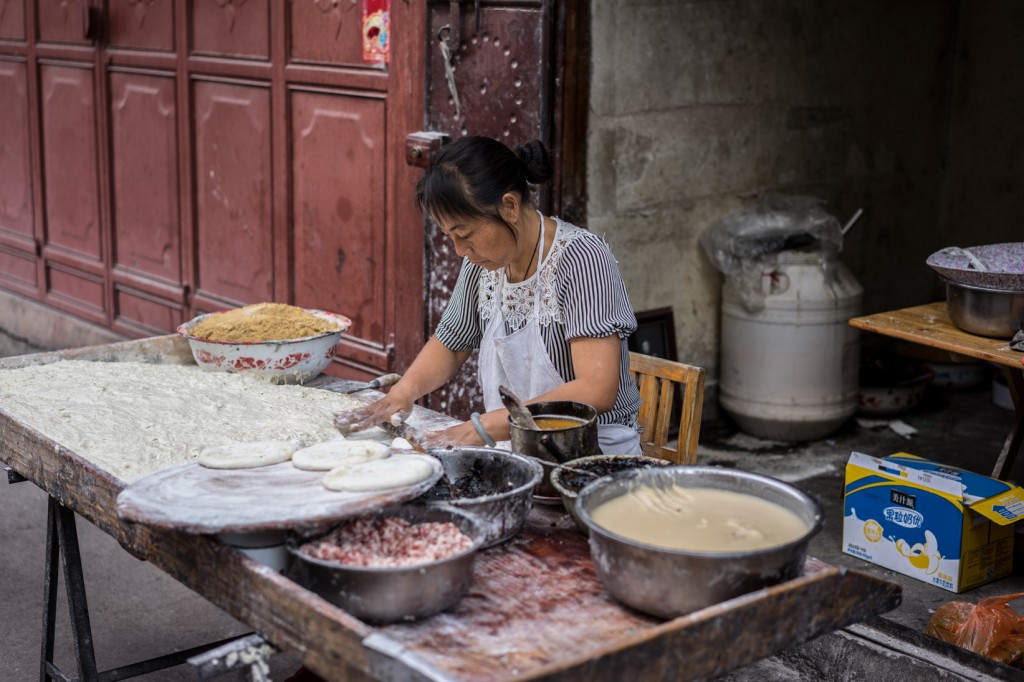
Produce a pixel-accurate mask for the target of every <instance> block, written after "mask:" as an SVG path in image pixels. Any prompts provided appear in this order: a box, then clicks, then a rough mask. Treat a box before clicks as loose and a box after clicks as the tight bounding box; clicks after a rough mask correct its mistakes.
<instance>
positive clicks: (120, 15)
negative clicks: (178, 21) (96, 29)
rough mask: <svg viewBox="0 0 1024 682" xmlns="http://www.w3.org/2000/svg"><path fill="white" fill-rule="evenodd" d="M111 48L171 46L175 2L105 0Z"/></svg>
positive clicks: (159, 48) (153, 48) (165, 47)
mask: <svg viewBox="0 0 1024 682" xmlns="http://www.w3.org/2000/svg"><path fill="white" fill-rule="evenodd" d="M106 29H107V41H108V42H109V43H110V46H111V47H115V48H134V49H143V50H160V51H169V50H173V49H174V3H173V2H166V0H107V27H106Z"/></svg>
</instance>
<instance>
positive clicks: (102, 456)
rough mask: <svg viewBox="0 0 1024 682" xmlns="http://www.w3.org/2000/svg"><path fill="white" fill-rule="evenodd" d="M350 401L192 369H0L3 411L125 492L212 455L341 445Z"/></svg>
mask: <svg viewBox="0 0 1024 682" xmlns="http://www.w3.org/2000/svg"><path fill="white" fill-rule="evenodd" d="M362 404H363V403H361V402H359V401H358V400H356V399H355V398H351V397H348V396H344V395H340V394H338V393H332V392H331V391H324V390H320V389H315V388H306V387H304V386H299V385H294V384H285V385H276V384H269V383H266V382H263V381H259V380H258V379H253V378H251V377H246V376H245V375H244V374H233V373H227V372H209V371H205V370H202V369H199V368H198V367H196V366H195V365H158V364H150V363H139V362H87V361H81V360H64V361H60V362H55V363H52V364H48V365H34V366H29V367H21V368H18V369H8V370H0V410H2V411H4V412H6V413H7V414H9V415H10V416H11V417H13V418H14V419H16V420H18V421H19V422H20V423H21V424H23V425H25V426H28V427H30V428H33V429H35V430H36V431H39V432H40V433H41V434H43V435H44V436H46V437H47V438H49V439H50V440H52V441H54V442H56V443H59V444H60V445H62V446H63V447H65V448H67V449H68V450H71V451H72V452H74V453H75V454H77V455H79V456H81V457H83V458H85V459H87V460H89V461H90V462H92V463H93V464H95V465H96V466H97V467H99V468H101V469H105V470H106V471H109V472H110V473H112V474H114V475H115V476H117V477H118V478H120V479H121V480H123V481H125V482H127V483H131V482H133V481H135V480H136V479H138V478H141V477H142V476H145V475H147V474H151V473H153V472H155V471H158V470H160V469H164V468H166V467H169V466H173V465H175V464H183V463H186V462H192V461H195V460H196V459H197V457H198V456H199V453H200V451H202V449H203V448H205V447H208V446H216V445H229V444H231V443H247V442H256V441H296V442H297V443H299V444H300V445H301V446H309V445H313V444H315V443H320V442H323V441H325V440H331V439H334V438H337V437H338V430H337V429H336V428H335V427H334V413H335V412H341V411H346V410H351V409H355V408H357V407H360V406H361V405H362Z"/></svg>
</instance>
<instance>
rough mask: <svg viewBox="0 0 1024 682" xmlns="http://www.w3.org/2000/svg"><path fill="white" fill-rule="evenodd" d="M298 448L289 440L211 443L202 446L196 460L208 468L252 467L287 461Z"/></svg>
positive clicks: (297, 445)
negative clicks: (207, 445) (227, 443)
mask: <svg viewBox="0 0 1024 682" xmlns="http://www.w3.org/2000/svg"><path fill="white" fill-rule="evenodd" d="M298 449H299V444H298V443H296V442H295V441H291V440H264V441H259V442H256V443H231V444H229V445H212V446H210V447H206V448H203V450H202V452H200V453H199V459H198V460H196V461H197V462H199V464H201V465H202V466H204V467H208V468H210V469H253V468H255V467H265V466H269V465H271V464H280V463H281V462H287V461H288V460H290V459H291V458H292V454H293V453H294V452H295V451H296V450H298Z"/></svg>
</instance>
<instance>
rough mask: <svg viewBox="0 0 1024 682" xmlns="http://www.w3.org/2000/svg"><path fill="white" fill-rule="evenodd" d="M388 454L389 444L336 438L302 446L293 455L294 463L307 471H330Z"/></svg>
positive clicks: (381, 457)
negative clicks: (306, 446)
mask: <svg viewBox="0 0 1024 682" xmlns="http://www.w3.org/2000/svg"><path fill="white" fill-rule="evenodd" d="M387 456H388V446H387V445H385V444H384V443H378V442H377V441H374V440H346V439H344V438H336V439H334V440H328V441H324V442H323V443H317V444H316V445H311V446H309V447H308V448H302V449H301V450H299V451H297V452H296V453H295V454H294V455H292V464H294V465H295V466H297V467H298V468H300V469H304V470H306V471H330V470H331V469H337V468H338V467H340V466H347V465H351V464H359V463H360V462H368V461H370V460H373V459H384V458H385V457H387Z"/></svg>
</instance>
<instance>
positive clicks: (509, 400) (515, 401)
mask: <svg viewBox="0 0 1024 682" xmlns="http://www.w3.org/2000/svg"><path fill="white" fill-rule="evenodd" d="M498 395H500V396H501V402H503V403H504V404H505V409H507V410H508V413H509V415H510V416H511V417H512V421H513V422H514V423H515V425H516V426H518V427H519V428H521V429H530V430H532V431H539V430H540V427H539V426H537V422H535V421H533V415H532V414H530V410H528V409H527V408H526V405H524V404H523V401H522V400H520V399H519V398H518V397H517V396H516V394H515V393H513V392H512V391H510V390H509V389H508V388H506V387H505V386H498Z"/></svg>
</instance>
